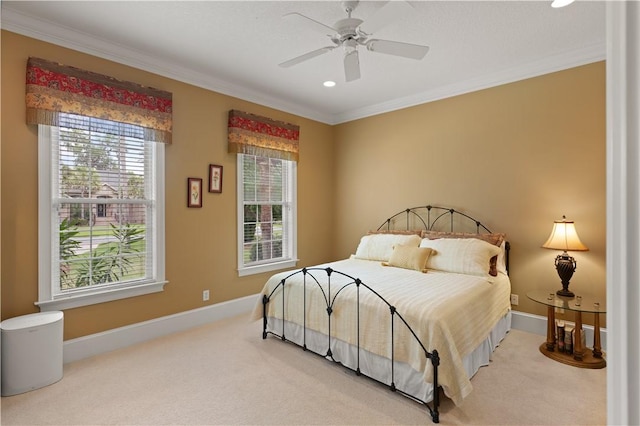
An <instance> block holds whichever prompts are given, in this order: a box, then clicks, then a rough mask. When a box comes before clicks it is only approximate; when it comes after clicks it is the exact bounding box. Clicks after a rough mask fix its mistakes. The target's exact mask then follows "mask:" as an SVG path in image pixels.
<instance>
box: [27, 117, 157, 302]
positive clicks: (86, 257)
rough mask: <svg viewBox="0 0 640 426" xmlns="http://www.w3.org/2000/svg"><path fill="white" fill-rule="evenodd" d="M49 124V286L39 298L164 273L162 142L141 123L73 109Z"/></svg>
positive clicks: (146, 280)
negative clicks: (73, 112) (149, 136)
mask: <svg viewBox="0 0 640 426" xmlns="http://www.w3.org/2000/svg"><path fill="white" fill-rule="evenodd" d="M41 127H47V126H41ZM47 130H48V132H46V133H48V138H47V137H42V136H41V139H48V141H46V140H41V144H48V146H49V149H48V151H49V155H50V157H49V167H48V168H49V175H50V180H49V182H50V185H51V187H50V191H49V194H50V196H49V197H48V199H49V203H48V205H49V218H50V223H49V225H50V226H49V231H48V232H49V236H50V238H49V239H50V241H49V247H48V249H49V253H50V259H51V261H50V265H48V268H49V277H48V279H49V282H50V283H49V285H50V291H46V289H44V290H43V291H42V292H41V294H40V297H39V299H40V301H39V303H40V304H46V303H47V302H50V301H55V300H56V299H69V298H73V297H75V296H86V295H87V294H96V293H104V292H107V291H108V292H112V291H113V290H116V289H126V288H131V287H136V286H141V285H147V284H150V283H156V282H158V281H162V280H164V272H163V270H162V269H161V267H160V266H161V265H158V260H159V259H160V258H162V259H163V253H164V249H163V248H162V247H159V246H158V243H161V244H163V239H164V237H163V228H164V215H163V212H164V207H163V199H162V196H161V194H159V187H162V188H163V187H164V186H163V181H164V180H163V176H159V171H162V173H163V167H162V166H163V164H158V163H159V162H162V163H163V161H164V157H163V156H158V151H162V150H163V149H164V146H163V145H162V144H157V143H153V142H147V141H145V139H144V129H142V128H140V127H137V126H133V125H129V124H123V123H117V122H113V121H108V120H101V119H96V118H89V117H83V116H77V115H71V114H61V117H60V122H59V126H56V127H47ZM44 148H45V149H46V146H45V147H44ZM41 155H42V151H41ZM159 159H161V161H160V160H159ZM42 172H43V170H42V168H41V173H42ZM158 181H160V182H161V185H160V186H159V185H158ZM41 185H42V183H41ZM41 189H42V188H41ZM44 192H47V191H46V190H45V191H44ZM159 195H160V197H159ZM43 198H44V197H43V196H42V194H41V200H42V199H43ZM41 208H42V207H41ZM41 235H42V234H41ZM42 243H43V241H42V238H41V249H42ZM45 251H46V248H45ZM159 255H160V257H159ZM43 269H44V268H43V267H42V265H41V272H42V271H43ZM45 275H46V274H45ZM43 285H44V286H46V283H45V284H43ZM41 289H43V286H41ZM153 291H157V289H154V290H153ZM137 293H139V291H138V292H137ZM123 297H126V296H123ZM116 298H121V297H116ZM91 303H94V302H91Z"/></svg>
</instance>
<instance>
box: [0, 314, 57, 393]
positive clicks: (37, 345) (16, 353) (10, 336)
mask: <svg viewBox="0 0 640 426" xmlns="http://www.w3.org/2000/svg"><path fill="white" fill-rule="evenodd" d="M63 321H64V315H63V313H62V312H59V311H54V312H40V313H37V314H29V315H23V316H19V317H15V318H9V319H6V320H4V321H2V322H0V332H1V333H2V342H1V343H2V359H1V362H2V392H1V393H2V396H11V395H16V394H19V393H23V392H27V391H30V390H34V389H38V388H41V387H43V386H47V385H50V384H52V383H55V382H57V381H58V380H60V379H62V368H63V367H62V364H63V360H62V353H63V350H62V342H63Z"/></svg>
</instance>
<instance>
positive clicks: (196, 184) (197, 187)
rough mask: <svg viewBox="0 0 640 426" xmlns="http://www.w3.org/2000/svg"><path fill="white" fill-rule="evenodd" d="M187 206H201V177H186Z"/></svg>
mask: <svg viewBox="0 0 640 426" xmlns="http://www.w3.org/2000/svg"><path fill="white" fill-rule="evenodd" d="M187 207H202V179H200V178H187Z"/></svg>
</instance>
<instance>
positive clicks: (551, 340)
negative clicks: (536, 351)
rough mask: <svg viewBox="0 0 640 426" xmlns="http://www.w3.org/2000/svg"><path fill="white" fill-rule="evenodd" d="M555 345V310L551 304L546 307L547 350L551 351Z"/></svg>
mask: <svg viewBox="0 0 640 426" xmlns="http://www.w3.org/2000/svg"><path fill="white" fill-rule="evenodd" d="M555 347H556V310H555V307H553V306H548V307H547V350H548V351H549V352H553V351H554V350H555Z"/></svg>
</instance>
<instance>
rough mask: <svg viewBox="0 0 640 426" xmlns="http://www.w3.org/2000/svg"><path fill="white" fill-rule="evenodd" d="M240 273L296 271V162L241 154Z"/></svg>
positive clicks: (239, 179) (241, 274)
mask: <svg viewBox="0 0 640 426" xmlns="http://www.w3.org/2000/svg"><path fill="white" fill-rule="evenodd" d="M237 162H238V167H237V171H238V183H239V184H238V273H239V275H240V276H243V275H250V274H256V273H261V272H267V271H273V270H276V269H283V268H289V267H294V266H295V265H296V261H297V247H296V241H297V236H296V233H297V230H296V208H297V207H296V162H295V161H288V160H283V159H277V158H270V157H262V156H258V155H249V154H238V159H237Z"/></svg>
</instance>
